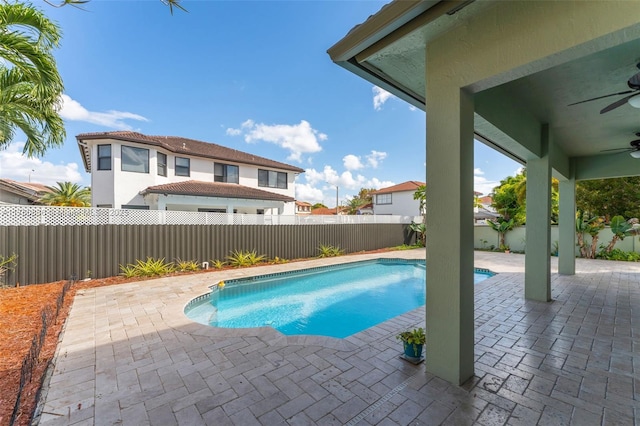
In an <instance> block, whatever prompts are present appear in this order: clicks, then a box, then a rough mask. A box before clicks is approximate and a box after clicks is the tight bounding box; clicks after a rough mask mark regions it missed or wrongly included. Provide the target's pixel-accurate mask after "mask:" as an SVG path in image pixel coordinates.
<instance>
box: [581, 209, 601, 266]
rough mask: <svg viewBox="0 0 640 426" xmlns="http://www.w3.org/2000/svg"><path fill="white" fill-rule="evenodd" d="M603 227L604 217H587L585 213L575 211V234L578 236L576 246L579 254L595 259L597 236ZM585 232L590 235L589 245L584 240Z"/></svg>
mask: <svg viewBox="0 0 640 426" xmlns="http://www.w3.org/2000/svg"><path fill="white" fill-rule="evenodd" d="M603 229H604V218H602V217H599V216H595V217H591V218H590V217H589V215H588V214H587V213H581V212H577V213H576V235H577V237H578V247H579V248H580V256H581V257H583V258H585V259H595V257H596V249H597V248H598V236H599V235H600V231H601V230H603ZM585 234H589V235H590V236H591V245H587V243H586V242H585V241H584V236H585Z"/></svg>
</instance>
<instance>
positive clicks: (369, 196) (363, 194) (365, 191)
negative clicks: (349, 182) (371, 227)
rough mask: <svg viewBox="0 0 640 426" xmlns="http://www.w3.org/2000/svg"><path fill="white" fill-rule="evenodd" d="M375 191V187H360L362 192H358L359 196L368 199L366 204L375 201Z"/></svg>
mask: <svg viewBox="0 0 640 426" xmlns="http://www.w3.org/2000/svg"><path fill="white" fill-rule="evenodd" d="M374 191H375V188H360V192H358V198H360V199H361V200H364V201H366V202H365V204H369V203H372V202H373V195H372V194H371V193H372V192H374Z"/></svg>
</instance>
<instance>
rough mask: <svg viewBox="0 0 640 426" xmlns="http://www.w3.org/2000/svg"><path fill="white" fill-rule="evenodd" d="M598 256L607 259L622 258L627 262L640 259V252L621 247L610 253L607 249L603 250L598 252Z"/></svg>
mask: <svg viewBox="0 0 640 426" xmlns="http://www.w3.org/2000/svg"><path fill="white" fill-rule="evenodd" d="M597 257H598V258H600V259H605V260H622V261H626V262H639V261H640V253H636V252H634V251H623V250H620V249H613V250H611V252H610V253H607V251H606V250H602V251H601V252H600V253H598V256H597Z"/></svg>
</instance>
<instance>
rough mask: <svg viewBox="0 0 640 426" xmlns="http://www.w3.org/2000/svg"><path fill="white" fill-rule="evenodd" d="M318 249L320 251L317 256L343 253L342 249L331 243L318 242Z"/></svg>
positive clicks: (332, 255)
mask: <svg viewBox="0 0 640 426" xmlns="http://www.w3.org/2000/svg"><path fill="white" fill-rule="evenodd" d="M318 251H319V252H320V253H319V254H318V257H335V256H340V255H342V254H344V250H343V249H341V248H340V247H338V246H336V247H334V246H332V245H325V244H320V247H318Z"/></svg>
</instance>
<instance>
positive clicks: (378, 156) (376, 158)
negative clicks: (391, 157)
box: [367, 150, 387, 169]
mask: <svg viewBox="0 0 640 426" xmlns="http://www.w3.org/2000/svg"><path fill="white" fill-rule="evenodd" d="M385 158H387V153H386V152H380V151H373V150H372V151H371V154H369V155H367V163H369V165H370V166H371V167H373V168H374V169H375V168H377V167H378V164H380V162H381V161H382V160H384V159H385Z"/></svg>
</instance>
